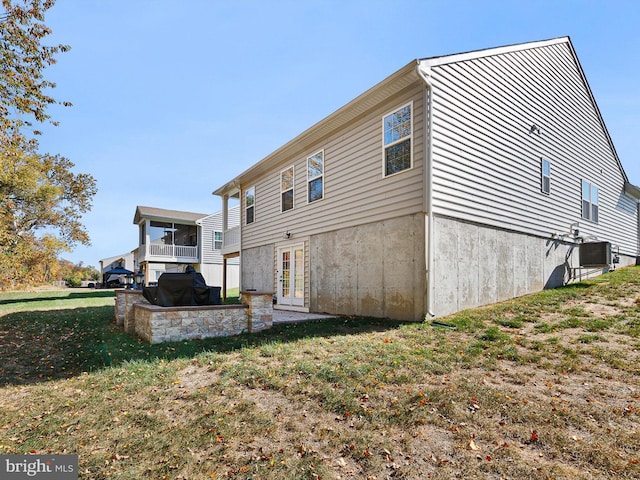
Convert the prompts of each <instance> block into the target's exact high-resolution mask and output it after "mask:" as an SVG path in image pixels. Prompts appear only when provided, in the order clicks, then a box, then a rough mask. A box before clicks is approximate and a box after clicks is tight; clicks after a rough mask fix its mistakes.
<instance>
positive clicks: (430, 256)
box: [416, 61, 436, 320]
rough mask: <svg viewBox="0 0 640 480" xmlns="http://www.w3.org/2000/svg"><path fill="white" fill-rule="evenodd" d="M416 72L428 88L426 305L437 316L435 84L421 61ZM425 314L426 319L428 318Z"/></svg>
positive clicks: (426, 116) (425, 169) (425, 124)
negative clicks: (421, 64)
mask: <svg viewBox="0 0 640 480" xmlns="http://www.w3.org/2000/svg"><path fill="white" fill-rule="evenodd" d="M416 72H417V73H418V76H419V77H420V78H421V79H422V80H423V81H424V83H425V84H426V86H427V88H426V89H425V92H424V112H425V113H424V114H425V122H424V138H425V155H424V163H425V168H424V185H425V190H426V192H425V196H424V205H423V208H424V210H425V212H426V217H427V222H426V223H427V224H426V225H425V238H426V242H427V245H426V247H425V249H424V256H425V258H424V263H425V266H426V268H427V275H426V276H427V288H426V292H425V306H426V310H427V314H426V316H429V317H435V316H436V315H435V313H433V262H434V253H433V230H434V229H433V188H432V187H433V185H432V181H433V153H432V152H433V135H432V131H431V126H432V122H433V112H432V101H433V86H432V85H431V81H430V80H429V73H426V72H424V71H423V70H422V69H421V68H420V62H419V61H418V65H417V66H416ZM426 316H425V320H426Z"/></svg>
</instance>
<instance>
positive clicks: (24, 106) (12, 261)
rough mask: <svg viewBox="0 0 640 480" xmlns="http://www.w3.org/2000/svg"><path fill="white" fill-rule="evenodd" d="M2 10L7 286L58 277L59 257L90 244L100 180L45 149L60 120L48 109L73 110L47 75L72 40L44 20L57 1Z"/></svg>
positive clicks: (2, 285)
mask: <svg viewBox="0 0 640 480" xmlns="http://www.w3.org/2000/svg"><path fill="white" fill-rule="evenodd" d="M1 1H2V9H3V10H0V66H1V68H0V290H2V289H11V288H16V287H20V286H24V285H25V284H31V285H32V284H39V283H47V282H49V281H51V280H55V279H56V278H57V277H58V276H59V274H60V272H61V271H64V269H65V268H67V269H68V267H69V266H68V265H67V264H66V263H65V261H61V260H59V256H60V254H61V253H63V252H68V251H71V250H72V249H73V247H74V246H76V245H78V244H82V245H90V238H89V235H88V233H87V231H86V229H85V227H84V225H83V224H82V216H83V214H85V213H87V212H89V211H90V210H91V207H92V201H93V197H94V196H95V194H96V192H97V183H96V180H95V178H94V177H92V176H91V175H89V174H86V173H74V172H73V171H72V169H73V167H74V166H75V165H74V163H73V162H71V161H70V160H69V159H67V158H65V157H63V156H61V155H60V154H51V153H47V152H41V151H40V145H39V142H38V137H39V135H42V132H41V131H40V130H39V128H41V126H42V125H43V124H45V123H48V124H51V125H54V126H55V125H57V122H56V121H55V120H54V119H52V118H51V116H50V115H49V113H48V112H47V108H48V107H49V106H51V105H63V106H66V107H71V106H72V104H71V102H69V101H60V100H57V99H56V98H54V97H53V96H52V95H51V92H52V90H53V89H54V88H55V87H56V85H55V83H53V82H51V81H48V80H47V79H46V78H45V77H44V72H45V70H46V68H47V67H48V66H50V65H53V64H55V63H56V61H57V56H58V55H59V54H61V53H64V52H67V51H69V49H70V48H71V47H70V46H68V45H63V44H59V45H47V44H46V43H45V42H46V38H47V36H48V35H50V34H51V33H52V32H51V29H50V28H49V27H47V26H46V25H45V23H44V16H45V13H46V12H47V10H49V9H50V8H51V7H53V5H54V2H55V0H1Z"/></svg>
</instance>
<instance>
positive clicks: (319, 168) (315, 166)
mask: <svg viewBox="0 0 640 480" xmlns="http://www.w3.org/2000/svg"><path fill="white" fill-rule="evenodd" d="M307 191H308V194H307V200H308V202H309V203H311V202H315V201H316V200H321V199H322V198H324V150H320V151H319V152H318V153H316V154H314V155H311V156H310V157H308V158H307Z"/></svg>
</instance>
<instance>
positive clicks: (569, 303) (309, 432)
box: [0, 267, 640, 480]
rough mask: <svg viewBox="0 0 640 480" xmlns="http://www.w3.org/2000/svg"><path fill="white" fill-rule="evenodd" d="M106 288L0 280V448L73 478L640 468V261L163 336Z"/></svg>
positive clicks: (458, 474)
mask: <svg viewBox="0 0 640 480" xmlns="http://www.w3.org/2000/svg"><path fill="white" fill-rule="evenodd" d="M65 295H66V296H65ZM101 295H107V292H106V291H93V292H91V291H88V292H86V293H84V292H76V291H73V292H67V293H66V294H65V293H59V294H58V293H51V292H45V293H41V294H38V295H35V294H29V295H26V296H24V295H22V294H11V295H2V296H0V355H1V356H0V361H1V363H0V365H1V368H0V384H3V385H4V386H3V387H2V388H1V390H0V453H3V454H23V453H28V452H36V453H52V454H53V453H76V454H78V456H79V462H80V478H86V479H106V478H110V479H143V478H148V479H162V478H167V479H186V478H188V479H210V478H238V479H249V478H261V479H263V478H264V479H289V478H291V479H293V478H295V479H319V478H323V479H329V478H358V479H366V478H371V479H373V478H376V479H383V478H404V479H423V478H437V479H450V478H491V479H493V478H495V479H499V478H505V479H506V478H513V479H523V478H527V479H545V480H546V479H549V478H553V479H575V478H585V479H586V478H593V479H596V478H597V479H614V478H615V479H632V478H633V479H635V478H640V422H639V420H640V418H639V416H640V393H639V392H640V376H639V374H640V367H639V365H640V363H639V362H638V360H640V358H639V352H640V338H639V337H640V268H639V267H634V268H626V269H621V270H618V271H616V272H613V273H610V274H607V275H604V276H602V277H599V278H597V279H594V280H590V281H586V282H582V283H579V284H575V285H572V286H569V287H566V288H561V289H557V290H547V291H544V292H541V293H539V294H536V295H531V296H527V297H523V298H520V299H516V300H513V301H509V302H504V303H501V304H497V305H493V306H490V307H486V308H479V309H474V310H468V311H464V312H460V313H459V314H456V315H452V316H449V317H446V318H440V319H438V321H439V323H437V324H435V323H434V324H433V325H431V324H430V322H427V323H417V324H401V323H397V322H391V321H385V320H380V319H371V318H339V319H332V320H327V321H322V322H310V323H305V324H295V325H286V326H279V327H274V328H273V329H271V330H268V331H265V332H260V333H257V334H254V335H241V336H238V337H232V338H222V339H208V340H203V341H190V342H176V343H168V344H162V345H149V344H146V343H142V342H140V341H138V340H137V339H135V338H134V337H132V336H129V335H127V334H125V333H123V332H121V331H120V330H119V329H118V328H117V327H116V326H115V325H114V322H113V316H114V312H113V298H112V297H110V296H108V295H107V296H101ZM110 295H113V294H112V293H110ZM94 302H95V303H94ZM452 327H453V328H452Z"/></svg>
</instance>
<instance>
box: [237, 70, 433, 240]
mask: <svg viewBox="0 0 640 480" xmlns="http://www.w3.org/2000/svg"><path fill="white" fill-rule="evenodd" d="M423 95H424V92H423V88H422V86H421V85H420V84H419V83H417V82H416V83H415V85H414V86H413V87H411V88H409V89H405V90H403V91H401V92H400V93H398V94H397V95H395V96H393V97H392V98H390V99H387V100H386V101H385V102H384V103H381V104H379V105H378V106H377V107H376V108H372V109H371V110H370V111H369V112H367V113H366V114H365V115H363V116H361V117H359V118H358V119H356V120H355V121H354V122H353V123H352V124H351V125H349V127H348V128H342V129H340V130H339V131H336V132H333V133H331V134H329V135H328V136H327V137H326V138H325V140H324V141H322V142H315V143H313V144H310V145H304V144H301V145H300V146H299V147H300V148H299V149H298V150H297V153H296V154H295V155H293V156H287V157H283V158H282V159H281V163H280V166H281V168H274V169H273V170H272V171H271V173H269V174H268V175H266V176H263V177H261V178H255V179H250V180H248V181H247V183H246V185H247V186H248V185H255V187H256V210H255V222H254V223H253V224H250V225H243V232H242V235H243V236H242V246H243V249H244V248H253V247H256V246H259V245H262V244H264V243H268V242H279V241H282V240H283V239H284V233H285V232H286V231H290V232H291V234H292V238H291V240H292V241H293V240H295V239H296V238H301V237H303V236H305V237H306V236H308V235H314V234H318V233H321V232H327V231H332V230H336V229H340V228H347V227H352V226H356V225H360V224H364V223H370V222H377V221H382V220H385V219H390V218H395V217H399V216H404V215H411V214H414V213H417V212H420V211H422V205H423V187H422V185H423V183H422V182H423V174H422V168H423V163H424V162H423V159H424V150H423V147H422V145H423V129H424V128H423V107H422V104H423ZM409 101H413V111H412V115H413V137H412V143H413V168H412V169H410V170H407V171H404V172H401V173H399V174H396V175H393V176H391V177H386V178H383V177H382V157H383V149H382V115H384V114H387V113H388V112H389V111H391V110H392V109H394V108H399V107H401V106H403V105H405V104H406V103H407V102H409ZM321 149H322V150H324V179H323V181H324V198H323V199H322V200H318V201H315V202H312V203H310V204H309V203H308V202H307V157H308V156H309V155H312V154H313V153H315V152H317V151H319V150H321ZM290 165H293V166H294V167H295V191H294V208H293V209H292V210H289V211H287V212H284V213H283V212H281V211H280V174H279V172H280V170H281V169H282V168H285V167H287V166H290Z"/></svg>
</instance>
